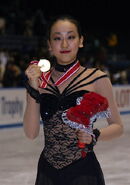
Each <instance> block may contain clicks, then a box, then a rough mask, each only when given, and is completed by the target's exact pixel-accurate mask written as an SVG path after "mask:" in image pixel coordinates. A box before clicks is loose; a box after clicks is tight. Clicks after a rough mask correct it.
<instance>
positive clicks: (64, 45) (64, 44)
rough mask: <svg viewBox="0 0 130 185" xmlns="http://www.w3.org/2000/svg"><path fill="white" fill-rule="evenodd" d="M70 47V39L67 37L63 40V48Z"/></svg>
mask: <svg viewBox="0 0 130 185" xmlns="http://www.w3.org/2000/svg"><path fill="white" fill-rule="evenodd" d="M67 47H68V41H67V40H66V39H63V40H62V48H67Z"/></svg>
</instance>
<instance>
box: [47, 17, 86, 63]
mask: <svg viewBox="0 0 130 185" xmlns="http://www.w3.org/2000/svg"><path fill="white" fill-rule="evenodd" d="M48 44H49V50H50V53H51V54H52V55H53V56H55V57H56V59H57V62H58V63H59V64H63V65H66V64H70V63H71V62H73V61H74V60H75V59H76V57H77V52H78V49H79V48H80V47H83V37H81V38H80V37H79V34H78V31H77V27H76V26H75V24H73V23H71V22H70V21H68V20H59V21H57V22H56V23H55V24H54V25H53V26H52V29H51V33H50V40H49V41H48Z"/></svg>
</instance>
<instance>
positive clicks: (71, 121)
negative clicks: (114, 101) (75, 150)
mask: <svg viewBox="0 0 130 185" xmlns="http://www.w3.org/2000/svg"><path fill="white" fill-rule="evenodd" d="M109 113H110V112H109V110H108V101H107V99H106V98H105V97H104V96H101V95H100V94H97V93H95V92H89V93H85V94H84V95H83V96H82V97H79V98H77V102H76V106H74V107H71V108H69V109H68V110H66V111H64V112H63V113H62V120H63V122H64V123H66V124H68V125H69V126H70V127H72V128H76V129H83V130H84V131H86V132H87V133H89V134H91V135H92V136H94V135H93V123H94V122H95V121H96V120H97V119H99V118H105V117H109ZM78 146H79V147H80V148H84V147H85V144H84V143H80V142H78Z"/></svg>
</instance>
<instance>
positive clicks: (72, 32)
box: [54, 31, 74, 35]
mask: <svg viewBox="0 0 130 185" xmlns="http://www.w3.org/2000/svg"><path fill="white" fill-rule="evenodd" d="M62 33H66V32H62ZM68 33H74V31H68V32H67V34H68ZM54 34H58V35H60V34H61V32H54Z"/></svg>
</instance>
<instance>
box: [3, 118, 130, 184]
mask: <svg viewBox="0 0 130 185" xmlns="http://www.w3.org/2000/svg"><path fill="white" fill-rule="evenodd" d="M122 120H123V123H124V128H125V132H124V135H122V136H121V137H120V138H118V139H115V140H112V141H109V142H108V141H107V142H99V143H98V144H97V145H96V147H95V152H96V154H97V157H98V160H99V161H100V164H101V166H102V169H103V171H104V176H105V179H106V185H130V121H129V120H130V115H123V116H122ZM104 124H106V123H104V121H103V120H100V122H97V123H96V126H97V127H100V126H103V125H104ZM43 146H44V137H43V133H42V127H41V132H40V135H39V137H38V138H37V139H35V140H33V141H32V140H29V139H27V138H26V137H25V135H24V132H23V128H22V127H20V128H9V129H7V128H6V129H1V130H0V185H34V181H35V176H36V168H37V162H38V158H39V155H40V153H41V151H42V148H43Z"/></svg>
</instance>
